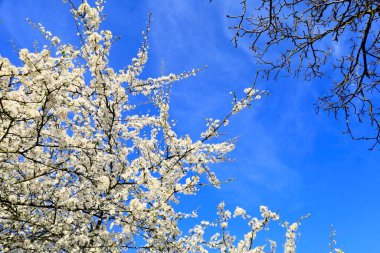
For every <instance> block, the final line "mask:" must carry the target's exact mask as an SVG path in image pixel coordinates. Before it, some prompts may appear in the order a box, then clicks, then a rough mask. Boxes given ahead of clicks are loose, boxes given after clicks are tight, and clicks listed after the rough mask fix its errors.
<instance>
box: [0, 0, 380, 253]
mask: <svg viewBox="0 0 380 253" xmlns="http://www.w3.org/2000/svg"><path fill="white" fill-rule="evenodd" d="M238 3H239V1H238V0H236V1H213V3H211V4H210V3H209V1H208V0H181V1H178V0H156V1H148V0H139V1H132V0H125V1H121V0H118V1H116V0H113V1H111V0H109V2H108V3H107V4H106V7H105V12H106V14H107V16H108V18H107V21H106V22H105V23H104V28H107V29H110V30H112V31H113V33H114V34H116V35H121V37H122V39H121V40H120V41H119V42H117V43H116V45H115V46H114V48H113V50H112V56H111V65H112V66H113V67H115V68H122V67H124V66H126V65H127V64H129V63H130V59H131V58H132V57H133V56H134V55H135V53H136V52H137V50H138V47H139V46H140V44H141V32H142V31H143V30H144V28H145V24H146V20H147V14H148V13H149V12H152V13H153V22H152V27H151V28H152V29H151V35H150V40H149V42H150V60H149V63H148V65H147V69H146V72H145V73H144V76H146V77H148V76H159V75H160V73H161V65H162V62H164V66H165V71H166V72H174V73H179V72H182V71H185V70H191V69H192V68H198V67H203V66H204V65H207V66H208V68H207V69H206V70H205V71H203V72H201V73H199V74H198V75H197V76H196V77H193V78H190V79H187V80H184V81H181V82H179V83H176V84H175V85H174V87H173V91H172V100H171V103H172V104H171V117H172V119H174V120H176V121H177V129H176V130H177V131H178V132H179V133H180V134H185V133H190V135H191V136H193V137H197V136H199V133H200V132H202V131H203V130H204V125H205V118H207V117H212V118H220V117H222V116H223V115H224V114H225V113H226V112H228V111H229V110H230V101H231V98H230V95H229V94H228V93H229V91H238V92H239V91H241V90H242V89H243V88H245V87H248V86H249V85H250V84H251V83H252V81H253V78H254V76H255V72H256V69H257V66H256V65H255V61H254V59H253V57H252V55H251V53H250V51H249V50H248V49H247V47H248V44H247V42H242V44H241V45H240V46H239V47H238V48H235V47H234V46H233V44H232V42H231V41H230V39H231V38H232V33H231V31H229V30H228V29H227V27H228V25H229V23H228V22H229V21H228V20H227V19H226V17H225V15H226V14H233V13H236V12H238V11H239V8H240V6H239V4H238ZM27 17H29V18H31V20H32V21H34V22H41V23H42V24H43V25H45V26H46V28H47V29H48V30H51V31H52V32H53V33H55V34H57V35H59V36H60V37H61V38H62V40H64V41H66V42H72V43H77V39H76V37H75V33H76V32H75V28H74V23H73V21H72V18H71V17H70V15H69V6H68V5H64V4H63V3H62V1H60V0H49V1H43V0H19V1H12V0H0V19H1V20H2V23H1V24H0V34H1V35H0V47H1V49H0V54H1V55H2V56H6V57H9V58H11V59H13V60H14V59H15V58H16V54H15V53H14V52H13V49H12V43H10V40H12V41H13V42H14V44H15V45H16V47H18V48H24V47H27V48H32V45H33V41H34V40H35V39H41V37H40V36H39V34H38V32H37V31H35V30H33V29H32V28H31V27H30V26H29V25H28V24H27V22H26V21H25V18H27ZM330 85H331V83H329V82H328V81H326V80H324V81H313V82H301V81H297V80H294V79H292V78H289V77H281V78H279V80H277V81H260V82H259V87H260V88H262V89H265V90H269V91H270V92H271V95H270V96H268V97H266V98H264V99H262V100H261V101H258V102H257V103H254V105H253V106H252V108H251V109H250V110H246V111H243V112H242V113H241V114H239V115H238V116H236V117H234V118H233V120H232V121H231V124H230V125H229V126H228V127H227V128H226V129H225V130H224V132H225V133H226V135H227V137H230V138H232V137H235V136H238V138H239V142H238V145H237V148H236V150H235V151H234V152H233V153H232V154H231V158H233V160H234V161H233V162H229V163H226V164H222V165H220V166H215V167H214V169H215V171H216V173H217V175H219V178H220V179H222V180H223V179H228V178H235V179H236V180H235V181H234V182H231V183H228V184H223V185H222V188H221V189H220V190H216V189H213V188H205V189H202V191H201V192H200V193H199V194H198V195H197V196H196V197H192V198H183V201H189V202H188V203H187V204H186V207H194V208H197V207H199V208H200V209H199V213H200V214H201V215H203V216H204V217H205V218H212V217H215V216H214V214H215V212H216V206H217V204H218V203H219V202H220V201H222V200H225V202H226V204H227V207H230V208H231V209H232V208H233V207H234V206H236V205H238V206H241V207H243V208H245V209H247V210H248V211H249V212H250V213H251V214H257V210H258V206H259V205H268V206H269V207H270V208H271V209H273V210H279V211H280V215H281V217H282V218H283V219H288V220H290V221H292V220H296V219H297V218H298V217H300V216H302V215H304V214H306V213H311V218H310V219H308V220H307V221H305V222H303V224H302V226H301V233H302V236H301V238H300V240H299V243H298V250H299V251H298V252H308V253H314V252H315V253H317V252H328V250H329V249H328V243H329V227H330V224H334V227H335V229H336V231H337V236H336V239H337V241H338V246H339V247H341V248H343V249H344V250H345V251H346V252H366V253H378V252H380V245H379V244H378V243H377V242H379V241H380V218H379V217H378V213H379V212H380V198H379V196H378V195H379V192H380V190H379V186H380V171H379V169H380V166H379V161H380V157H379V151H378V150H377V151H372V152H371V151H368V148H369V147H370V144H371V143H368V142H357V141H351V140H350V138H349V137H348V136H347V135H343V134H342V132H343V131H344V120H343V119H342V118H341V119H340V120H339V119H338V120H335V119H334V118H333V117H328V116H327V115H326V114H323V113H319V114H318V115H317V114H316V113H315V111H314V106H313V103H315V102H316V99H317V97H318V96H319V95H322V94H323V92H325V91H327V89H328V88H329V86H330ZM244 229H245V227H244ZM244 229H243V230H244ZM236 231H237V232H238V233H239V232H240V231H242V230H241V227H237V228H236ZM269 235H270V233H268V236H269Z"/></svg>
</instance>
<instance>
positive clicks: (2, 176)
mask: <svg viewBox="0 0 380 253" xmlns="http://www.w3.org/2000/svg"><path fill="white" fill-rule="evenodd" d="M70 4H71V12H72V15H73V16H74V18H75V20H76V24H77V27H78V31H79V36H80V41H81V46H80V47H75V46H73V45H70V44H65V43H62V42H61V41H60V39H59V38H58V37H57V36H54V35H52V34H51V33H50V32H49V31H47V30H45V28H44V27H43V26H42V25H40V24H36V25H34V26H35V27H36V28H38V29H39V30H40V31H41V32H42V34H43V35H44V37H45V38H46V40H47V41H48V45H47V46H45V47H44V49H43V50H42V51H40V52H34V53H33V52H29V51H28V50H27V49H21V50H20V52H19V58H20V60H21V62H22V64H21V65H20V66H16V65H14V64H12V63H11V62H10V61H9V59H7V58H4V57H1V56H0V166H1V170H0V251H1V252H124V251H129V250H132V251H133V250H134V251H136V250H137V251H141V252H207V251H208V250H215V249H216V250H220V251H221V252H264V247H265V245H255V243H254V239H255V237H256V234H257V233H258V232H259V231H261V230H262V229H263V228H265V227H266V225H267V224H268V222H269V221H270V220H277V219H278V218H279V217H278V215H277V214H276V213H274V212H272V211H270V210H269V209H268V208H267V207H265V206H262V207H260V212H261V218H260V219H257V218H252V217H251V216H249V215H248V214H246V211H245V210H243V209H241V208H239V207H238V208H236V210H235V212H234V213H232V212H230V211H229V210H226V209H225V205H224V203H221V204H220V205H219V206H218V208H217V209H218V217H219V218H217V219H216V221H214V222H206V221H204V222H202V223H201V224H199V225H196V226H194V228H193V229H191V230H190V231H188V232H185V231H181V230H180V229H179V228H178V223H179V222H180V221H181V220H183V219H186V218H190V217H194V216H196V213H195V212H190V213H182V212H178V211H176V209H175V207H174V205H173V203H178V202H179V199H178V196H180V195H183V194H187V195H192V194H195V193H196V191H197V190H198V188H199V187H200V186H202V185H204V184H205V182H203V181H202V178H208V181H209V182H208V184H212V185H214V186H216V187H218V186H219V181H218V179H217V177H216V176H215V174H214V173H213V172H212V171H211V169H210V167H209V165H210V164H215V163H219V162H223V161H225V160H226V154H227V153H229V152H230V151H231V150H233V149H234V144H235V143H234V141H233V140H231V141H221V142H215V141H213V142H210V139H212V138H215V137H217V136H218V130H219V129H220V128H221V127H222V126H223V125H226V124H227V123H228V119H229V118H230V117H231V116H232V115H233V114H235V113H237V112H239V111H240V110H242V109H243V108H244V107H247V106H249V105H250V104H251V103H252V101H253V100H254V99H258V98H260V95H262V92H259V91H258V90H255V89H254V87H251V88H247V89H246V90H245V96H244V97H243V98H242V99H240V100H238V99H237V98H235V99H234V102H233V106H232V110H231V112H230V113H228V114H227V116H226V117H225V118H224V119H222V120H214V121H209V122H208V123H207V127H206V130H205V131H204V133H202V135H201V136H200V138H199V139H197V140H191V139H190V137H189V136H178V135H177V134H176V133H175V132H174V131H173V128H172V124H171V123H170V121H169V94H168V87H169V86H170V85H171V84H172V83H174V82H176V81H178V80H180V79H183V78H187V77H190V76H193V75H195V74H196V73H197V72H198V71H199V70H192V71H190V72H185V73H182V74H170V75H167V76H162V77H159V78H148V79H140V78H139V75H140V74H141V72H142V71H143V68H144V65H145V63H146V62H147V58H148V57H147V50H148V44H147V33H148V31H149V25H148V29H147V31H146V32H145V33H144V36H143V37H144V38H143V41H144V42H143V45H142V47H141V49H140V50H139V52H138V55H137V57H136V58H134V59H132V63H131V64H130V65H129V66H128V67H127V68H125V69H123V70H120V71H116V70H114V69H113V68H111V67H110V66H109V64H108V56H109V52H110V49H111V46H112V43H113V41H114V37H113V35H112V33H111V31H108V30H101V29H100V28H99V25H100V24H101V22H102V21H103V19H104V18H103V16H102V10H103V1H101V0H98V1H96V5H95V6H94V7H91V6H90V5H89V4H88V3H87V2H86V1H84V2H83V3H82V4H81V5H79V6H78V7H76V6H75V5H74V3H72V2H70ZM147 103H148V104H149V105H150V107H149V110H146V109H144V108H146V106H147V105H146V104H147ZM203 175H205V176H203ZM237 216H240V217H242V218H243V219H246V220H247V221H248V230H247V233H246V234H245V235H244V236H243V238H242V239H241V240H237V241H236V238H235V237H234V236H232V235H231V234H230V233H229V232H228V224H229V221H230V219H231V218H234V217H237ZM298 224H299V222H296V223H293V224H288V223H283V226H284V227H285V228H286V232H285V233H286V235H285V237H286V243H285V245H284V248H285V252H287V253H291V252H295V239H296V230H297V227H298ZM208 227H211V228H210V229H211V230H213V231H215V230H217V231H216V232H215V234H213V235H211V236H209V237H206V236H204V233H205V232H204V231H205V230H206V228H208ZM268 244H269V245H268V246H267V247H266V248H267V249H269V250H270V251H271V252H275V249H276V243H275V242H273V241H269V243H268Z"/></svg>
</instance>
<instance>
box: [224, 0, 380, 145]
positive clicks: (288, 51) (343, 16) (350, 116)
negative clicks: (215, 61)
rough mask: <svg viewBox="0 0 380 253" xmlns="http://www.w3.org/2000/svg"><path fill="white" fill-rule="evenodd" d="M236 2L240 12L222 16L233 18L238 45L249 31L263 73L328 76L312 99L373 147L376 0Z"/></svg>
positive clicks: (376, 138) (378, 40)
mask: <svg viewBox="0 0 380 253" xmlns="http://www.w3.org/2000/svg"><path fill="white" fill-rule="evenodd" d="M241 6H242V11H241V13H240V14H239V15H228V16H227V17H228V18H230V19H232V20H233V24H232V25H231V26H230V29H232V30H234V32H235V33H234V37H233V41H234V43H235V45H236V46H237V45H238V41H239V40H240V39H242V38H243V37H249V39H250V42H251V44H250V49H251V50H252V51H253V53H254V55H255V57H256V59H257V61H258V62H259V63H260V64H261V65H260V66H263V73H264V74H265V75H264V76H265V78H277V76H278V74H279V73H281V72H283V71H286V72H289V73H291V74H292V75H294V76H295V77H299V78H303V79H305V80H312V79H316V78H321V79H323V80H333V81H331V82H332V85H331V86H330V91H329V92H328V93H327V94H325V95H323V96H321V97H320V98H319V100H318V102H317V103H316V106H317V111H319V110H324V111H327V112H328V113H332V114H333V115H334V116H335V117H338V116H340V115H341V116H343V117H345V121H346V127H347V133H348V134H349V135H350V136H351V137H352V138H353V139H362V140H371V141H373V143H372V144H371V147H370V149H373V148H374V147H376V146H377V144H379V143H380V115H379V113H380V108H379V106H380V101H379V80H380V71H379V68H378V66H377V65H378V63H379V52H380V49H379V46H380V29H379V28H380V22H379V19H380V2H379V1H378V0H261V1H247V0H242V1H241ZM325 78H326V79H325ZM357 122H359V123H363V124H361V125H360V124H357ZM357 126H359V128H358V127H357ZM368 126H370V127H371V129H372V130H373V131H372V132H371V131H368ZM362 127H363V128H362ZM364 129H365V130H364Z"/></svg>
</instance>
